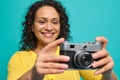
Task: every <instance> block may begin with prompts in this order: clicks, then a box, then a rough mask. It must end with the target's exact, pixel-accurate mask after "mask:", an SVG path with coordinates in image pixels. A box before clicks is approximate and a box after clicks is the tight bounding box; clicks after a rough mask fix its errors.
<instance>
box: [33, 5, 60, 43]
mask: <svg viewBox="0 0 120 80" xmlns="http://www.w3.org/2000/svg"><path fill="white" fill-rule="evenodd" d="M32 31H33V32H34V34H35V36H36V38H37V40H38V43H42V44H48V43H50V42H52V41H54V40H55V39H56V38H57V37H58V36H59V33H60V17H59V14H58V13H57V11H56V10H55V9H54V8H53V7H51V6H43V7H41V8H40V9H38V10H37V12H36V15H35V20H34V24H33V26H32Z"/></svg>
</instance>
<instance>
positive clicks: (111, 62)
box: [95, 61, 114, 75]
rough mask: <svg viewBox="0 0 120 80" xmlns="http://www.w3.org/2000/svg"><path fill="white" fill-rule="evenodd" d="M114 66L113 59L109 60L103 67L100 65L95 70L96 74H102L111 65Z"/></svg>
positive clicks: (109, 68)
mask: <svg viewBox="0 0 120 80" xmlns="http://www.w3.org/2000/svg"><path fill="white" fill-rule="evenodd" d="M113 66H114V62H113V61H110V62H109V63H108V64H106V65H105V66H104V67H102V68H101V69H99V70H97V71H96V72H95V74H96V75H98V74H103V73H105V72H106V71H109V70H111V69H112V67H113Z"/></svg>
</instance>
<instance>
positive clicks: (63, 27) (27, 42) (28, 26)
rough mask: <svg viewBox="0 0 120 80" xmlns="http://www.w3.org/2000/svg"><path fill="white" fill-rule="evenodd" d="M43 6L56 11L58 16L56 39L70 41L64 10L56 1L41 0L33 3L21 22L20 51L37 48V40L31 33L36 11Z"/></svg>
mask: <svg viewBox="0 0 120 80" xmlns="http://www.w3.org/2000/svg"><path fill="white" fill-rule="evenodd" d="M43 6H51V7H54V8H55V9H56V11H57V12H58V14H59V16H60V34H59V36H58V38H57V39H59V38H61V37H63V38H64V39H65V40H70V38H71V36H70V30H69V27H70V26H69V23H68V22H69V21H68V16H67V14H66V11H65V8H64V7H63V6H62V5H61V3H60V2H58V1H56V0H41V1H37V2H35V3H34V4H33V5H32V6H31V7H30V8H29V10H28V12H27V14H26V16H25V21H24V22H23V33H22V37H21V41H20V45H21V46H20V50H29V49H34V48H36V46H37V41H36V40H37V38H36V36H35V35H34V33H33V31H32V25H33V23H34V19H35V15H36V12H37V10H38V9H40V8H41V7H43Z"/></svg>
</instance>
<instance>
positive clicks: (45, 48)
mask: <svg viewBox="0 0 120 80" xmlns="http://www.w3.org/2000/svg"><path fill="white" fill-rule="evenodd" d="M63 42H64V38H61V39H58V40H56V41H53V42H52V43H49V44H48V45H47V46H45V47H44V48H43V49H42V51H44V52H45V51H48V50H51V49H52V48H54V47H56V46H58V45H59V44H61V43H63Z"/></svg>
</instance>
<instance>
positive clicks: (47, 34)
mask: <svg viewBox="0 0 120 80" xmlns="http://www.w3.org/2000/svg"><path fill="white" fill-rule="evenodd" d="M52 35H53V34H52V33H44V36H45V37H47V38H49V37H52Z"/></svg>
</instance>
